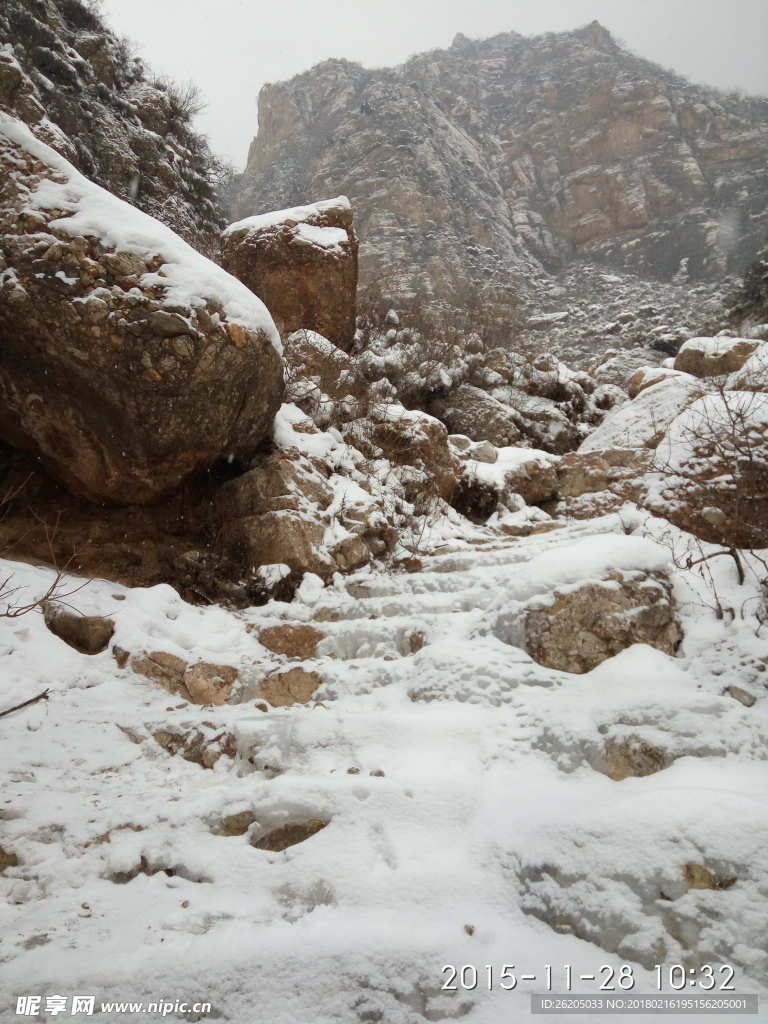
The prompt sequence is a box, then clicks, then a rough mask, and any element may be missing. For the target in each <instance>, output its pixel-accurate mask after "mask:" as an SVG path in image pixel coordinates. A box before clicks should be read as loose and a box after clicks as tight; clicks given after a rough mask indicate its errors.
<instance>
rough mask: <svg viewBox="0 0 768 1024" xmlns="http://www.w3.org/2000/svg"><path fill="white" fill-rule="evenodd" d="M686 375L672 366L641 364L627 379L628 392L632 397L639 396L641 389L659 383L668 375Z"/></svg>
mask: <svg viewBox="0 0 768 1024" xmlns="http://www.w3.org/2000/svg"><path fill="white" fill-rule="evenodd" d="M681 376H685V374H683V372H682V370H675V369H673V368H672V367H671V366H641V367H640V369H639V370H635V372H634V373H633V374H632V376H631V377H630V378H629V380H628V381H627V394H628V395H629V397H630V398H637V396H638V395H639V394H640V392H641V391H645V389H646V388H650V387H652V386H653V385H654V384H658V383H659V382H660V381H662V380H666V379H667V378H668V377H681Z"/></svg>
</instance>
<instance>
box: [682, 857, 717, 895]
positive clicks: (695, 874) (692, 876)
mask: <svg viewBox="0 0 768 1024" xmlns="http://www.w3.org/2000/svg"><path fill="white" fill-rule="evenodd" d="M683 876H684V877H685V881H686V882H687V883H688V885H689V887H690V888H691V889H717V887H718V886H717V882H716V881H715V876H714V875H713V874H712V872H711V871H710V870H709V868H705V867H704V865H703V864H696V863H695V862H694V861H690V862H689V863H688V864H683Z"/></svg>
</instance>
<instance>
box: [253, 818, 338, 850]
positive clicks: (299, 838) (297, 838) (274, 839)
mask: <svg viewBox="0 0 768 1024" xmlns="http://www.w3.org/2000/svg"><path fill="white" fill-rule="evenodd" d="M326 825H328V822H327V821H321V820H320V819H319V818H310V819H309V821H291V822H288V823H287V824H285V825H280V826H279V828H273V829H272V831H271V832H267V834H266V835H263V836H261V837H260V838H259V839H253V840H251V845H252V846H255V847H256V849H257V850H270V851H272V852H273V853H279V852H280V851H281V850H287V849H288V847H289V846H296V844H297V843H303V842H304V841H305V840H306V839H310V838H311V837H312V836H314V835H317V833H318V832H320V831H321V830H322V829H324V828H325V827H326Z"/></svg>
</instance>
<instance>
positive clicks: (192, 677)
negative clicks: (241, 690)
mask: <svg viewBox="0 0 768 1024" xmlns="http://www.w3.org/2000/svg"><path fill="white" fill-rule="evenodd" d="M237 677H238V671H237V669H236V668H232V666H231V665H212V664H210V663H209V662H205V661H200V662H198V663H197V664H196V665H190V667H189V668H188V669H187V671H186V672H185V673H184V686H185V687H186V688H187V692H188V693H189V698H190V700H191V701H192V703H193V704H216V705H220V704H226V703H227V702H228V701H229V698H230V694H231V691H232V685H233V683H235V682H236V680H237Z"/></svg>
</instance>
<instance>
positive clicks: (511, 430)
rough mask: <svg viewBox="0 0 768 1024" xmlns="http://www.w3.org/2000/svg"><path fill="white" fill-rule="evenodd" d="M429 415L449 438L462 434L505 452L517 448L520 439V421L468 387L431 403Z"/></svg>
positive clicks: (504, 407) (493, 401)
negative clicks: (487, 442) (436, 418)
mask: <svg viewBox="0 0 768 1024" xmlns="http://www.w3.org/2000/svg"><path fill="white" fill-rule="evenodd" d="M431 411H432V414H433V415H434V416H437V417H438V418H439V419H441V420H442V421H443V423H445V425H446V426H447V427H448V429H449V430H450V432H451V433H452V434H465V435H466V436H467V437H469V438H471V439H472V440H473V441H490V442H491V444H493V445H495V446H496V447H497V448H504V447H506V446H507V445H513V444H517V441H518V439H519V437H520V428H519V423H520V419H519V417H518V416H516V415H515V412H514V410H513V409H510V408H509V406H506V405H502V403H501V402H499V401H498V400H497V399H495V398H493V396H492V395H489V394H488V393H487V392H485V391H482V390H481V389H480V388H476V387H472V385H470V384H462V385H461V386H460V387H458V388H456V390H455V391H452V392H451V393H450V395H448V397H447V398H441V399H438V400H437V401H435V402H433V403H432V406H431Z"/></svg>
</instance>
